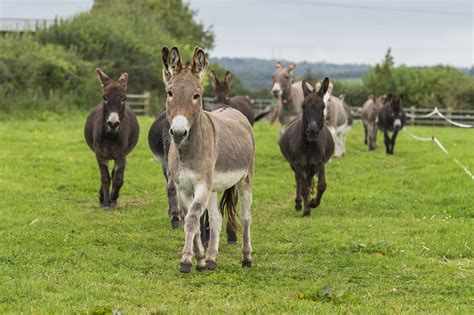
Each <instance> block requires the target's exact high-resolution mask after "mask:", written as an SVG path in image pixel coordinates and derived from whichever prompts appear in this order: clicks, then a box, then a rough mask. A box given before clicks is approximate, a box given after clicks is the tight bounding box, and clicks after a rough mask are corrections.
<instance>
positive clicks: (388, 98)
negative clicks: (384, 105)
mask: <svg viewBox="0 0 474 315" xmlns="http://www.w3.org/2000/svg"><path fill="white" fill-rule="evenodd" d="M392 99H393V95H392V93H388V94H387V96H386V97H385V102H390V101H392Z"/></svg>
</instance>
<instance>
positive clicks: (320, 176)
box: [309, 165, 327, 208]
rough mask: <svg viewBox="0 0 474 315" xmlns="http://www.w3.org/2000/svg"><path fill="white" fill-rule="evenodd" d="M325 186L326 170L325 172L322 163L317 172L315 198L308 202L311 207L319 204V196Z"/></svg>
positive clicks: (320, 196) (321, 195)
mask: <svg viewBox="0 0 474 315" xmlns="http://www.w3.org/2000/svg"><path fill="white" fill-rule="evenodd" d="M326 187H327V184H326V172H325V167H324V165H322V166H321V169H320V170H319V174H318V186H317V189H318V191H317V193H316V198H314V199H313V200H311V202H310V204H309V205H310V207H311V208H316V207H317V206H319V204H320V203H321V198H322V197H323V194H324V192H325V191H326Z"/></svg>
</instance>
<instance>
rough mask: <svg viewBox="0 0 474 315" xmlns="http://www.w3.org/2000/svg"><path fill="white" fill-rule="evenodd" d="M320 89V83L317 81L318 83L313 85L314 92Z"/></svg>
mask: <svg viewBox="0 0 474 315" xmlns="http://www.w3.org/2000/svg"><path fill="white" fill-rule="evenodd" d="M320 88H321V82H320V81H318V82H316V83H315V84H314V90H315V91H319V89H320Z"/></svg>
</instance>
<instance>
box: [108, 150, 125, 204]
mask: <svg viewBox="0 0 474 315" xmlns="http://www.w3.org/2000/svg"><path fill="white" fill-rule="evenodd" d="M125 164H126V160H125V157H120V158H118V159H117V160H115V164H114V171H113V172H112V194H111V196H110V199H111V207H112V208H113V207H115V206H116V204H117V199H118V197H119V192H120V188H122V186H123V175H124V173H125Z"/></svg>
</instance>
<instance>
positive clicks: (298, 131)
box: [279, 78, 334, 216]
mask: <svg viewBox="0 0 474 315" xmlns="http://www.w3.org/2000/svg"><path fill="white" fill-rule="evenodd" d="M328 87H329V79H328V78H325V79H324V81H323V83H322V85H321V88H320V89H319V90H318V91H317V92H312V91H311V90H310V88H308V86H307V85H306V82H305V81H303V82H302V88H303V93H304V101H303V105H302V110H303V115H302V116H301V115H300V116H298V117H297V118H295V119H294V120H293V121H292V122H290V123H289V124H288V125H287V127H286V129H285V131H284V132H283V134H282V136H281V139H280V141H279V144H280V150H281V153H283V156H284V157H285V159H286V160H287V161H288V163H289V164H290V166H291V168H292V169H293V171H294V172H295V181H296V199H295V203H296V206H295V208H296V210H297V211H298V210H301V199H302V198H301V197H303V203H304V212H303V216H309V215H310V214H311V208H316V207H317V206H318V205H319V204H320V202H321V198H322V196H323V193H324V191H325V190H326V175H325V168H324V165H325V164H326V163H327V162H328V161H329V159H330V158H331V156H332V155H333V153H334V140H333V138H332V136H331V133H330V131H329V129H328V128H327V127H326V126H325V125H324V109H325V108H326V106H325V104H324V100H323V97H324V95H325V94H326V92H327V90H328ZM315 175H317V176H318V184H317V194H316V198H314V199H312V200H311V201H309V198H310V194H311V190H312V187H313V177H314V176H315Z"/></svg>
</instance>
